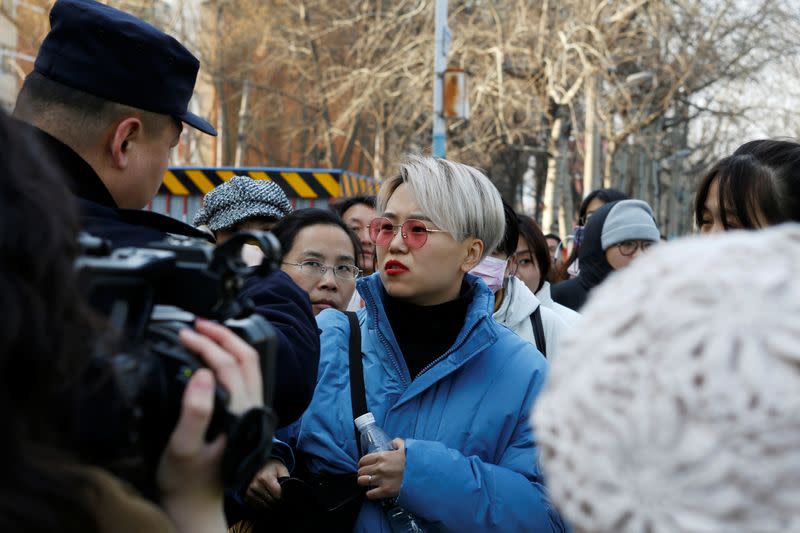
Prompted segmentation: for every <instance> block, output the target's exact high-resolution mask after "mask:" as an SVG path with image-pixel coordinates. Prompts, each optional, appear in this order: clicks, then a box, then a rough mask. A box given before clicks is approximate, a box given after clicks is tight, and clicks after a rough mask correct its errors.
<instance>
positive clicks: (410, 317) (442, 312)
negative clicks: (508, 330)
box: [382, 282, 472, 379]
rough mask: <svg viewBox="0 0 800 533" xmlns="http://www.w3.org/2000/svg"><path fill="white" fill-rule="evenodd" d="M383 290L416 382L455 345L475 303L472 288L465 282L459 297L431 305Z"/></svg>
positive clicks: (385, 302)
mask: <svg viewBox="0 0 800 533" xmlns="http://www.w3.org/2000/svg"><path fill="white" fill-rule="evenodd" d="M382 290H383V307H384V309H385V311H386V316H387V318H388V319H389V324H390V325H391V326H392V331H393V332H394V336H395V339H397V344H398V346H400V351H401V352H402V355H403V358H404V359H405V361H406V366H408V371H409V373H410V374H411V378H412V379H414V378H416V377H417V375H418V374H419V373H420V372H421V371H422V369H423V368H425V367H426V366H428V365H429V364H430V363H432V362H433V361H435V360H436V359H437V358H439V357H441V356H442V355H443V354H444V353H445V352H446V351H447V350H448V349H449V348H450V347H451V346H452V345H453V343H455V341H456V337H458V334H459V332H460V331H461V328H463V327H464V319H465V318H466V316H467V307H468V306H469V303H470V301H471V300H472V290H471V287H470V285H469V284H467V283H466V282H464V283H463V284H462V285H461V293H460V294H459V295H458V298H456V299H455V300H450V301H449V302H445V303H442V304H438V305H429V306H421V305H414V304H412V303H409V302H405V301H403V300H398V299H397V298H392V297H391V296H389V294H388V293H387V292H386V290H385V289H382Z"/></svg>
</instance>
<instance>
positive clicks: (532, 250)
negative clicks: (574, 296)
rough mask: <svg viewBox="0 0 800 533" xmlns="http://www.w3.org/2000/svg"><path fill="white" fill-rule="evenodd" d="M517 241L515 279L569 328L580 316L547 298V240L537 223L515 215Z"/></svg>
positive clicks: (548, 284)
mask: <svg viewBox="0 0 800 533" xmlns="http://www.w3.org/2000/svg"><path fill="white" fill-rule="evenodd" d="M517 221H518V223H519V240H518V241H517V249H516V250H515V252H514V262H515V263H516V265H517V272H516V275H517V277H518V278H519V279H520V280H522V281H523V282H524V283H525V285H526V286H527V287H528V289H530V291H531V292H533V293H534V294H535V295H536V298H537V299H538V300H539V301H540V302H541V304H542V305H543V306H544V307H545V308H547V309H552V310H553V311H554V312H555V313H556V314H557V315H558V317H559V318H560V319H561V320H563V321H564V322H565V323H566V324H567V325H569V326H571V325H573V324H574V323H575V321H576V320H577V319H578V318H580V315H579V314H578V313H576V312H575V311H573V310H572V309H570V308H569V307H565V306H563V305H561V304H559V303H556V302H554V301H553V298H552V296H551V295H550V282H549V281H547V279H548V276H549V275H550V271H551V269H552V268H551V257H552V256H551V255H550V254H551V250H550V246H549V242H550V239H548V238H547V236H546V235H544V234H543V233H542V230H541V228H540V227H539V224H537V223H536V221H535V220H533V219H532V218H531V217H529V216H525V215H518V216H517Z"/></svg>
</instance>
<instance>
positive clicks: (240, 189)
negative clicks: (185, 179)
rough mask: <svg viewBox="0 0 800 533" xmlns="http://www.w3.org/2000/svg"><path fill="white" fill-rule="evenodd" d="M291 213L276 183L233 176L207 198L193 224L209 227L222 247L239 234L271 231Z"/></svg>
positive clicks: (289, 206) (286, 199) (290, 207)
mask: <svg viewBox="0 0 800 533" xmlns="http://www.w3.org/2000/svg"><path fill="white" fill-rule="evenodd" d="M291 212H292V204H291V203H290V202H289V199H288V198H287V197H286V193H285V192H283V189H281V188H280V186H279V185H278V184H277V183H275V182H274V181H268V180H254V179H252V178H250V177H248V176H234V177H232V178H231V179H230V180H229V181H226V182H225V183H223V184H222V185H219V186H217V187H214V189H212V190H211V191H209V192H208V193H207V194H206V195H205V197H204V198H203V207H202V208H201V209H200V210H199V211H198V212H197V213H196V214H195V216H194V220H193V221H192V224H194V225H195V226H206V227H207V228H208V229H209V230H211V232H212V233H213V234H214V237H215V238H216V240H217V243H218V244H222V243H223V242H225V241H227V240H228V239H229V238H230V237H231V236H233V235H234V234H235V233H237V232H239V231H243V230H257V231H269V230H271V229H272V228H273V226H275V224H276V223H277V222H278V221H279V220H281V219H282V218H283V217H285V216H286V215H288V214H289V213H291Z"/></svg>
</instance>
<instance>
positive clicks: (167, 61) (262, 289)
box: [14, 0, 319, 425]
mask: <svg viewBox="0 0 800 533" xmlns="http://www.w3.org/2000/svg"><path fill="white" fill-rule="evenodd" d="M50 25H51V29H50V32H49V33H48V34H47V36H46V37H45V39H44V42H43V43H42V45H41V48H40V49H39V53H38V55H37V57H36V62H35V64H34V70H33V72H32V73H31V74H30V75H29V76H28V77H27V78H26V79H25V82H24V84H23V86H22V89H21V91H20V93H19V96H18V99H17V106H16V109H15V110H14V115H15V116H16V117H17V118H19V119H22V120H23V121H25V122H28V123H30V124H31V125H33V126H34V127H35V128H34V129H35V131H36V133H38V135H39V136H40V137H41V139H42V142H43V143H44V145H45V146H46V149H47V150H48V151H49V152H50V153H51V154H52V156H53V157H54V158H55V159H56V162H57V163H59V164H60V166H61V167H62V168H63V170H64V172H65V173H66V174H67V176H68V182H69V187H70V188H71V190H72V192H73V193H74V194H75V196H76V197H77V200H78V203H79V208H80V211H81V225H82V227H83V229H84V230H85V231H88V232H90V233H92V234H94V235H97V236H100V237H103V238H104V239H107V240H109V241H111V243H112V245H113V246H114V247H120V246H142V245H146V244H148V243H151V242H154V241H160V240H163V238H164V237H165V236H166V235H167V234H178V235H186V236H190V237H197V238H203V239H205V238H206V234H205V233H203V232H201V231H199V230H197V229H195V228H193V227H192V226H189V225H187V224H184V223H182V222H180V221H178V220H175V219H172V218H170V217H167V216H164V215H160V214H157V213H152V212H147V211H143V210H141V209H142V208H143V207H144V206H145V205H147V203H148V202H149V201H150V200H151V199H152V197H153V196H154V195H155V194H156V193H157V191H158V188H159V187H160V186H161V181H162V179H163V176H164V171H165V170H166V167H167V162H168V159H169V154H170V151H171V150H172V149H173V148H174V147H175V146H176V145H177V143H178V139H179V136H180V134H181V130H182V128H183V125H184V124H186V125H188V126H190V127H193V128H195V129H198V130H200V131H202V132H203V133H207V134H209V135H216V133H217V132H216V130H215V129H214V128H213V126H211V124H209V123H208V122H207V121H206V120H204V119H202V118H200V117H198V116H197V115H195V114H193V113H190V112H189V111H188V104H189V100H190V99H191V97H192V92H193V90H194V84H195V80H196V78H197V71H198V69H199V66H200V63H199V61H198V60H197V59H196V58H195V57H194V56H193V55H192V54H191V53H190V52H189V51H188V50H187V49H186V48H185V47H184V46H183V45H181V44H180V43H179V42H178V41H177V40H175V39H174V38H172V37H170V36H169V35H166V34H165V33H163V32H161V31H160V30H158V29H156V28H154V27H153V26H151V25H149V24H147V23H145V22H143V21H141V20H139V19H137V18H136V17H134V16H132V15H130V14H128V13H124V12H122V11H119V10H117V9H114V8H112V7H109V6H106V5H103V4H100V3H98V2H95V1H93V0H58V1H57V2H56V3H55V5H54V6H53V9H52V11H51V13H50ZM245 294H246V296H248V297H249V298H251V299H252V300H253V301H254V303H255V304H256V307H257V311H258V312H259V313H260V314H262V315H263V316H265V317H266V318H267V319H268V320H269V321H270V322H272V324H273V326H275V328H276V333H277V335H278V347H277V373H278V374H277V380H276V381H277V383H276V394H275V405H274V407H275V410H276V412H277V415H278V417H279V421H280V424H281V425H286V424H289V423H291V422H292V421H294V420H295V419H297V418H299V416H300V415H301V414H302V413H303V411H304V410H305V407H306V406H307V405H308V403H309V402H310V400H311V395H312V393H313V390H314V385H315V383H316V371H317V364H318V362H319V338H318V335H317V328H316V323H315V321H314V315H313V313H312V312H311V305H310V302H309V300H308V295H306V294H305V293H304V292H303V291H302V289H300V288H299V287H297V286H296V285H295V284H294V282H292V280H291V279H290V278H289V277H288V276H286V275H285V274H284V273H282V272H275V273H273V274H271V275H269V276H267V277H265V278H253V279H251V280H248V284H247V286H246V287H245Z"/></svg>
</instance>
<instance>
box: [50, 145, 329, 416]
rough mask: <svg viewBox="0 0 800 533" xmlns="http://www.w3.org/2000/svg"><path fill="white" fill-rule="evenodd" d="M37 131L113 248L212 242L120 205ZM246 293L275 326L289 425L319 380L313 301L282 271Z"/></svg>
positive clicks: (87, 220) (92, 228)
mask: <svg viewBox="0 0 800 533" xmlns="http://www.w3.org/2000/svg"><path fill="white" fill-rule="evenodd" d="M37 131H38V134H39V135H38V137H39V138H40V140H41V143H42V144H43V145H44V147H45V149H46V150H47V151H48V152H49V154H50V155H51V157H52V158H53V161H54V162H55V163H56V164H58V165H59V166H60V167H61V169H63V171H64V172H65V175H66V178H67V180H68V182H69V183H68V184H69V187H70V189H71V190H72V192H73V193H74V194H75V197H76V200H77V202H78V207H79V209H80V215H81V226H82V229H83V230H84V231H87V232H89V233H91V234H92V235H95V236H97V237H101V238H103V239H106V240H108V241H110V242H111V244H112V247H114V248H119V247H125V246H146V245H147V244H148V243H152V242H157V241H161V240H163V239H164V238H165V237H166V236H167V234H174V235H185V236H188V237H195V238H199V239H204V240H208V236H207V235H206V234H205V233H203V232H202V231H199V230H197V229H195V228H194V227H192V226H189V225H187V224H184V223H183V222H180V221H178V220H175V219H173V218H170V217H168V216H165V215H161V214H158V213H152V212H148V211H142V210H138V209H120V208H118V207H117V205H116V203H115V202H114V199H113V198H112V196H111V193H109V192H108V189H107V188H106V187H105V185H104V184H103V182H102V180H101V179H100V177H99V176H98V175H97V173H96V172H95V171H94V169H93V168H92V167H91V166H90V165H89V164H88V163H87V162H86V161H85V160H84V159H83V158H82V157H81V156H80V155H78V154H77V153H75V151H73V150H72V149H71V148H70V147H68V146H67V145H65V144H64V143H62V142H61V141H59V140H58V139H56V138H54V137H52V136H51V135H49V134H47V133H45V132H43V131H41V130H37ZM242 297H243V298H244V297H247V298H250V299H251V300H252V301H253V303H254V304H255V306H256V310H257V312H258V313H259V314H261V315H262V316H264V317H265V318H266V319H267V320H269V321H270V323H271V324H272V325H273V326H274V328H275V329H276V333H277V337H278V347H277V365H276V366H277V376H276V379H275V381H276V382H275V401H274V408H275V411H276V414H277V415H278V419H279V425H280V426H284V425H288V424H290V423H291V422H293V421H294V420H296V419H298V418H299V417H300V415H301V414H302V413H303V411H305V408H306V407H307V406H308V404H309V403H310V402H311V396H312V394H313V392H314V387H315V385H316V380H317V366H318V364H319V334H318V330H317V324H316V321H315V319H314V314H313V312H312V310H311V302H310V300H309V298H308V294H306V292H305V291H303V290H302V289H301V288H299V287H298V286H297V285H295V283H294V282H293V281H292V280H291V278H289V276H288V275H286V274H285V273H284V272H281V271H277V272H273V273H271V274H269V275H268V276H266V277H256V278H251V279H249V280H248V281H247V282H246V284H245V288H244V290H243V292H242Z"/></svg>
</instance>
